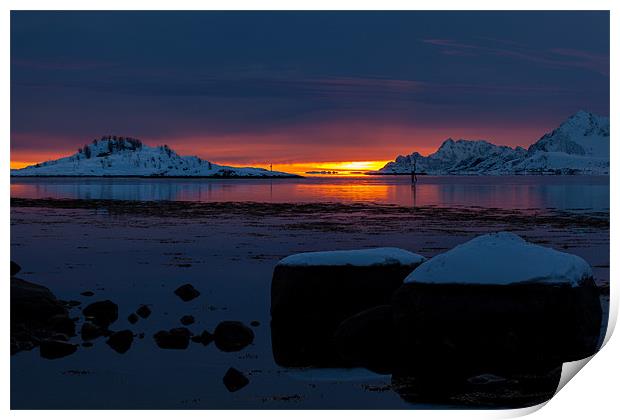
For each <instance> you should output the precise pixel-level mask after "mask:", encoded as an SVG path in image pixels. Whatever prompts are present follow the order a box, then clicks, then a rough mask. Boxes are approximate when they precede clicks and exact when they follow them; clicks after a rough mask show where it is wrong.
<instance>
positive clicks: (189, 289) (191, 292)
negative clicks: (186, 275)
mask: <svg viewBox="0 0 620 420" xmlns="http://www.w3.org/2000/svg"><path fill="white" fill-rule="evenodd" d="M174 294H175V295H177V296H178V297H180V298H181V300H182V301H183V302H189V301H190V300H192V299H195V298H197V297H198V296H200V292H199V291H198V290H196V289H195V288H194V286H192V285H191V284H189V283H188V284H184V285H183V286H180V287H178V288H177V289H176V290H175V291H174Z"/></svg>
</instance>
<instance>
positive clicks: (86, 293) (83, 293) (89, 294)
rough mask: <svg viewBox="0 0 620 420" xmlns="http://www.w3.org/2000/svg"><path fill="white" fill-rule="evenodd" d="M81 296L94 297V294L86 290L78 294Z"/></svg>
mask: <svg viewBox="0 0 620 420" xmlns="http://www.w3.org/2000/svg"><path fill="white" fill-rule="evenodd" d="M80 294H81V295H82V296H94V295H95V292H91V291H90V290H87V291H85V292H82V293H80Z"/></svg>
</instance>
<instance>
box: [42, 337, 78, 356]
mask: <svg viewBox="0 0 620 420" xmlns="http://www.w3.org/2000/svg"><path fill="white" fill-rule="evenodd" d="M39 350H40V354H41V357H43V358H44V359H59V358H61V357H65V356H69V355H70V354H73V353H75V351H76V350H77V346H76V345H75V344H70V343H67V342H65V341H58V340H44V341H42V342H41V344H40V345H39Z"/></svg>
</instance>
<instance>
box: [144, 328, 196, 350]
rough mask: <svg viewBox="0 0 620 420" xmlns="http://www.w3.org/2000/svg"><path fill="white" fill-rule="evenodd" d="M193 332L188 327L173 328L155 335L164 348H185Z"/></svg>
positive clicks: (156, 340) (157, 341)
mask: <svg viewBox="0 0 620 420" xmlns="http://www.w3.org/2000/svg"><path fill="white" fill-rule="evenodd" d="M191 335H192V333H191V332H190V331H189V330H188V329H187V328H173V329H171V330H169V331H165V330H162V331H159V332H157V333H156V334H155V335H154V336H153V337H154V338H155V342H156V343H157V345H158V346H159V347H160V348H162V349H174V350H183V349H186V348H187V347H188V346H189V338H190V336H191Z"/></svg>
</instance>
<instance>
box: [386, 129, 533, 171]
mask: <svg viewBox="0 0 620 420" xmlns="http://www.w3.org/2000/svg"><path fill="white" fill-rule="evenodd" d="M525 153H526V151H525V149H523V148H517V149H513V148H511V147H507V146H497V145H495V144H492V143H490V142H488V141H486V140H463V139H461V140H453V139H451V138H449V139H447V140H445V141H444V142H443V143H442V144H441V146H440V147H439V149H437V151H436V152H435V153H432V154H430V155H428V156H422V155H420V154H419V153H417V152H414V153H412V154H411V155H409V156H398V157H397V158H396V160H395V161H394V162H390V163H388V164H387V165H385V167H383V168H382V169H380V170H379V173H391V174H399V173H410V172H411V169H412V167H413V166H415V169H416V172H418V173H426V174H436V175H441V174H453V173H454V174H458V173H466V174H474V173H481V172H494V171H497V170H499V169H500V168H501V167H503V165H504V164H506V163H507V162H511V161H514V160H516V159H519V158H520V157H521V156H524V155H525Z"/></svg>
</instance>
